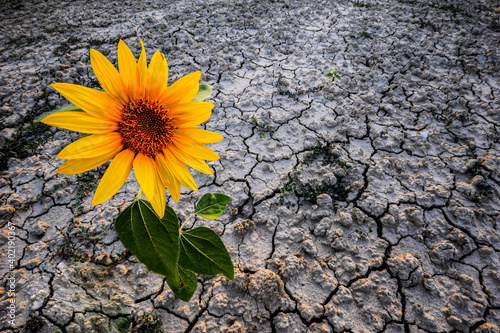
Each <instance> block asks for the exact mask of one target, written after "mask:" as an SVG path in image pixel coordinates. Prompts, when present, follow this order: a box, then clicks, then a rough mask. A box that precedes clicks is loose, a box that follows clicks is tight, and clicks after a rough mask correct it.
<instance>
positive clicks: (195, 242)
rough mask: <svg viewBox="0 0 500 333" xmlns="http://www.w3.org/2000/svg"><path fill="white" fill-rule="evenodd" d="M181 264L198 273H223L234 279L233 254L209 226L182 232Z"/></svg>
mask: <svg viewBox="0 0 500 333" xmlns="http://www.w3.org/2000/svg"><path fill="white" fill-rule="evenodd" d="M179 265H180V266H181V267H183V268H186V269H189V270H192V271H193V272H195V273H198V274H203V275H217V274H222V275H224V276H225V277H227V278H228V279H230V280H232V281H234V265H233V262H232V261H231V256H230V255H229V252H228V251H227V249H226V246H225V245H224V243H223V242H222V240H221V239H220V237H219V235H217V234H216V233H215V231H213V230H212V229H210V228H207V227H198V228H194V229H191V230H188V231H183V232H181V237H180V256H179Z"/></svg>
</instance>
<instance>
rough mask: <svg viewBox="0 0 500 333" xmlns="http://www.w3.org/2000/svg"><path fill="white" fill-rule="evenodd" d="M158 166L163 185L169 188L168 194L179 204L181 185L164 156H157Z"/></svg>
mask: <svg viewBox="0 0 500 333" xmlns="http://www.w3.org/2000/svg"><path fill="white" fill-rule="evenodd" d="M156 164H157V165H158V171H159V175H160V178H161V181H162V183H163V185H165V187H166V188H167V190H168V193H170V195H171V196H172V199H174V201H175V202H178V201H179V198H180V196H181V184H180V183H179V180H178V179H177V178H176V177H175V176H174V174H173V173H172V171H171V170H170V169H169V168H168V166H167V162H166V161H165V157H164V156H163V154H158V155H156Z"/></svg>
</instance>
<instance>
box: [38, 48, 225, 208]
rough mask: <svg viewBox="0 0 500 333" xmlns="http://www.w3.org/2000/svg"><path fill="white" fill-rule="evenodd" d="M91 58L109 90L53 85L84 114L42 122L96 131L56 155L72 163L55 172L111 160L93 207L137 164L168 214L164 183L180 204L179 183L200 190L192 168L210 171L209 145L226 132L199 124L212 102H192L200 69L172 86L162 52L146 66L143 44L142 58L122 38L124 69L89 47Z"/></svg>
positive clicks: (142, 181) (147, 190) (145, 186)
mask: <svg viewBox="0 0 500 333" xmlns="http://www.w3.org/2000/svg"><path fill="white" fill-rule="evenodd" d="M141 44H142V41H141ZM90 61H91V65H92V69H93V70H94V73H95V76H96V77H97V79H98V80H99V83H100V84H101V86H102V88H103V89H104V91H100V90H95V89H91V88H87V87H84V86H80V85H75V84H68V83H55V84H53V85H52V87H53V88H54V89H56V90H57V91H58V92H59V93H60V94H61V95H63V96H64V97H65V98H66V99H68V100H69V101H70V102H71V103H73V104H74V105H76V106H77V107H78V108H80V109H81V110H82V111H64V112H59V113H55V114H52V115H49V116H48V117H46V118H44V119H43V120H42V122H43V123H45V124H48V125H51V126H56V127H60V128H64V129H68V130H72V131H77V132H81V133H86V134H90V135H89V136H86V137H84V138H82V139H79V140H77V141H75V142H73V143H71V144H69V145H68V146H66V147H65V148H64V149H63V150H62V151H61V152H60V153H59V155H58V156H57V157H58V158H62V159H66V161H65V162H64V163H63V164H62V165H61V166H60V167H59V168H58V169H57V170H56V172H57V173H61V174H78V173H82V172H85V171H89V170H91V169H94V168H96V167H98V166H100V165H102V164H104V163H106V162H107V161H109V160H110V159H112V161H111V163H110V164H109V167H108V169H107V170H106V172H105V173H104V176H103V177H102V179H101V181H100V183H99V186H98V187H97V190H96V192H95V194H94V197H93V199H92V206H95V205H98V204H100V203H102V202H104V201H106V200H108V199H110V198H111V197H112V196H113V195H114V194H115V193H116V192H117V191H118V190H119V189H120V188H121V187H122V186H123V184H124V183H125V181H126V180H127V178H128V175H129V174H130V171H131V170H132V168H133V169H134V173H135V177H136V179H137V182H138V183H139V185H140V186H141V188H142V190H143V191H144V194H145V195H146V197H147V199H148V200H149V201H150V202H151V204H152V206H153V208H154V210H155V211H156V213H157V214H158V215H160V217H163V214H164V211H165V187H166V188H167V190H168V192H169V193H170V195H171V196H172V198H173V199H174V200H175V201H178V200H179V197H180V184H181V183H182V184H183V185H184V186H185V187H187V188H189V189H191V190H194V191H197V190H198V187H197V185H196V182H195V181H194V179H193V176H192V175H191V173H190V171H189V169H188V168H187V166H186V165H189V166H190V167H192V168H193V169H196V170H198V171H200V172H202V173H206V174H212V169H210V167H209V166H208V165H207V164H206V162H205V160H207V161H214V160H218V159H219V156H218V155H217V154H216V153H214V152H213V151H212V150H211V149H210V148H208V147H206V146H205V145H204V143H215V142H219V141H220V140H222V138H223V137H222V136H221V135H219V134H217V133H215V132H211V131H207V130H203V129H201V128H198V127H197V126H198V125H200V124H201V123H203V122H205V121H207V120H208V119H209V118H210V115H211V113H212V108H213V106H214V105H213V104H212V103H209V102H203V101H193V99H194V98H195V96H196V94H197V93H198V90H199V81H200V77H201V73H200V72H194V73H191V74H188V75H186V76H184V77H182V78H181V79H179V80H177V81H176V82H174V83H173V84H172V85H170V86H167V81H168V65H167V61H166V60H165V57H164V55H163V54H162V53H161V52H160V51H156V53H155V54H154V55H153V57H152V58H151V61H150V63H149V66H148V65H147V60H146V51H145V50H144V45H143V44H142V52H141V55H140V57H139V60H138V61H136V59H135V57H134V55H133V54H132V52H131V51H130V49H129V48H128V47H127V45H126V44H125V43H124V42H123V41H121V40H120V42H119V43H118V68H119V70H117V69H116V68H115V67H114V66H113V65H112V64H111V62H110V61H109V60H108V59H106V57H105V56H104V55H102V54H101V53H100V52H99V51H97V50H94V49H91V50H90Z"/></svg>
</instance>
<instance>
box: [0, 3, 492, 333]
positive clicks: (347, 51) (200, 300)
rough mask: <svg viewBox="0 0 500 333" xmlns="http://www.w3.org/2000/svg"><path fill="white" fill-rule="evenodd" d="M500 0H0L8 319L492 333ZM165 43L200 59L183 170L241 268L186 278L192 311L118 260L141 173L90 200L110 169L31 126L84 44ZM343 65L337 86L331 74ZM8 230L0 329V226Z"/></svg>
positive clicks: (171, 54)
mask: <svg viewBox="0 0 500 333" xmlns="http://www.w3.org/2000/svg"><path fill="white" fill-rule="evenodd" d="M499 6H500V3H499V2H498V1H486V0H484V1H481V0H478V1H465V0H463V1H455V0H451V1H445V0H435V1H426V0H399V1H396V0H377V1H370V2H369V1H364V2H363V1H347V0H340V1H326V0H317V1H299V0H288V1H135V0H130V1H123V2H111V1H109V2H103V1H81V0H77V1H72V2H67V3H66V2H62V1H53V0H49V1H45V2H39V3H38V4H29V3H28V2H18V1H2V2H1V5H0V21H1V22H2V23H1V28H0V29H1V30H0V32H1V36H2V37H1V39H0V50H1V53H0V84H1V87H2V88H1V91H0V107H1V116H0V117H1V119H2V124H1V125H0V126H1V127H0V129H1V132H0V141H1V146H2V148H1V149H2V165H3V169H4V171H3V173H2V175H1V179H0V201H1V204H2V206H1V210H0V216H1V225H0V227H1V229H2V237H1V238H0V244H1V245H2V247H1V249H2V252H1V258H2V266H1V271H0V274H1V276H2V284H1V289H2V294H1V299H0V317H1V323H0V329H1V330H2V332H3V331H5V332H11V331H16V332H18V331H22V332H36V331H38V332H64V333H66V332H67V333H78V332H118V330H119V327H120V325H123V323H124V322H126V321H127V318H130V316H132V317H133V318H134V320H138V319H140V316H141V314H142V313H154V312H156V313H157V314H158V315H159V318H160V319H161V321H162V322H163V328H162V329H163V331H164V332H233V333H236V332H311V333H312V332H356V333H358V332H359V333H361V332H391V333H396V332H411V333H423V332H482V333H486V332H500V287H499V286H500V256H499V255H500V230H499V223H500V216H499V212H500V200H499V194H500V174H499V166H500V145H499V134H500V117H499V111H500V99H499V95H500V87H499V81H498V79H499V68H498V64H499V63H500V59H499V40H500V38H499V37H500V17H499V16H500V9H498V8H499ZM139 38H141V39H143V40H144V42H145V46H146V49H147V51H148V53H149V56H151V55H152V53H153V52H154V51H155V50H157V49H160V50H161V51H162V52H164V53H165V55H166V57H167V59H168V61H169V66H170V75H171V77H172V82H173V80H175V79H177V78H179V77H181V76H183V75H185V74H187V73H189V72H192V71H195V70H201V71H202V73H203V75H202V83H208V84H210V85H212V86H213V87H214V94H213V96H212V97H211V99H210V100H211V101H212V102H213V103H214V104H215V105H216V107H215V108H214V111H213V115H212V118H211V119H210V120H209V121H208V122H207V123H206V124H205V125H206V128H207V129H211V130H214V131H217V132H219V133H221V134H223V135H224V136H225V139H224V140H223V141H222V142H220V143H218V144H214V145H212V146H211V147H212V148H213V149H214V150H215V151H216V152H217V153H218V154H219V155H220V156H221V159H220V161H216V162H212V163H211V166H212V168H213V169H214V174H213V175H203V174H200V173H197V172H194V176H195V179H196V181H197V183H198V184H199V186H200V191H199V192H198V193H195V192H191V191H187V190H183V195H182V196H181V201H180V203H179V204H176V203H174V202H173V201H172V200H170V201H169V204H170V205H171V206H172V207H173V208H174V209H175V210H176V211H177V212H179V215H180V216H181V217H186V216H187V215H189V214H190V213H191V212H192V210H193V205H194V203H195V202H196V201H197V200H198V199H199V198H200V197H201V196H202V195H203V194H204V193H207V192H220V193H224V194H227V195H230V196H231V197H232V198H233V199H232V201H231V202H230V204H229V206H228V208H227V209H226V212H225V213H224V214H223V215H222V216H221V217H220V218H219V219H218V220H217V221H207V220H203V219H200V218H198V219H197V220H195V221H194V222H193V223H192V224H191V225H190V226H189V227H192V226H193V225H195V226H202V225H206V226H209V227H211V228H214V229H215V230H216V231H217V232H218V233H219V234H220V235H221V237H222V239H223V241H224V242H225V244H226V246H227V247H228V250H229V252H230V254H231V257H232V259H233V261H234V264H235V273H236V279H235V281H234V282H231V281H229V280H227V279H225V278H223V277H220V276H216V277H201V276H200V277H199V280H198V281H199V284H198V290H197V292H196V293H195V295H194V296H193V298H192V300H191V301H190V302H189V303H184V302H182V301H179V300H177V299H176V298H175V297H174V295H173V294H172V292H171V291H170V289H169V288H168V286H167V285H166V283H165V281H164V280H163V279H162V277H161V276H158V275H156V274H153V273H150V272H148V271H147V270H146V269H145V268H144V267H143V266H142V265H141V264H139V263H137V261H136V260H135V258H134V257H133V256H130V255H128V254H127V253H126V252H125V253H124V250H125V249H124V247H123V246H122V244H121V243H120V241H119V240H118V238H117V235H116V233H115V231H114V227H113V219H114V218H115V217H116V216H117V214H118V213H119V211H120V210H121V209H123V208H124V207H126V206H127V205H128V204H130V203H131V201H132V200H133V198H134V196H135V195H136V194H137V191H138V185H137V184H136V182H135V179H134V176H133V174H131V175H130V178H129V179H128V181H127V183H126V184H125V186H124V187H123V188H122V189H121V190H120V191H119V192H118V194H117V195H116V196H115V197H114V198H113V199H111V200H110V201H109V202H107V203H105V204H102V205H100V206H97V207H94V208H92V209H91V208H90V201H91V198H92V194H93V190H94V189H95V187H96V185H97V183H98V180H99V178H100V176H101V175H102V173H103V171H104V170H105V168H101V169H98V170H95V171H92V172H88V173H86V174H82V175H74V176H63V175H56V174H54V170H55V169H56V168H57V167H58V166H59V165H60V164H61V162H62V161H60V160H58V159H56V155H57V153H58V152H59V151H60V150H61V149H62V148H63V147H64V146H65V145H67V144H68V143H70V142H72V141H74V140H75V139H77V137H78V134H75V133H70V132H69V131H64V130H58V129H54V128H49V127H47V126H45V125H40V126H38V127H36V128H31V127H29V126H28V127H26V124H29V122H30V121H31V120H32V119H33V117H35V116H37V115H39V114H41V113H42V112H44V111H47V110H50V109H54V108H56V107H61V106H63V105H65V104H66V102H65V100H64V99H63V98H62V97H61V96H60V95H59V94H57V93H56V92H55V91H54V90H53V89H52V88H50V86H49V84H51V83H54V82H69V83H77V84H83V85H86V86H89V87H97V86H98V85H97V82H96V80H95V77H94V76H93V73H92V71H91V68H90V63H89V48H90V47H93V48H96V49H98V50H99V51H101V52H103V53H104V54H105V55H107V56H108V57H109V58H110V59H111V60H112V61H113V62H114V63H116V57H117V54H116V47H117V42H118V40H119V39H123V40H124V41H126V42H127V44H128V45H129V46H130V47H131V48H132V50H133V51H134V53H135V54H136V56H137V55H138V54H139V51H140V49H139V47H140V43H139ZM333 67H336V68H339V73H340V75H341V77H342V80H341V81H338V80H335V81H334V82H333V83H332V84H331V85H330V86H329V85H328V83H329V78H326V77H325V73H327V72H328V71H331V69H332V68H333ZM8 222H11V223H13V224H14V225H15V234H16V238H15V250H16V251H15V254H16V257H15V260H16V262H15V263H16V265H15V268H14V270H13V271H14V272H15V274H16V279H17V280H16V286H15V288H16V301H17V303H16V304H17V308H16V319H15V326H14V327H12V325H9V323H8V321H7V319H8V311H9V310H8V307H7V306H8V305H9V304H10V303H9V300H10V298H9V297H8V296H7V293H6V291H7V289H8V288H9V287H8V282H7V278H8V277H9V276H10V274H11V270H10V269H9V267H8V265H7V243H8V229H7V223H8Z"/></svg>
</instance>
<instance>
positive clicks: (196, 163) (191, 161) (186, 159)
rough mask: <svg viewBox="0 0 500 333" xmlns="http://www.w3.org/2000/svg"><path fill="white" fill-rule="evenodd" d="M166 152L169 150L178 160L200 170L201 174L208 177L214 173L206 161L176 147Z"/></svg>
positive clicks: (169, 148) (171, 147)
mask: <svg viewBox="0 0 500 333" xmlns="http://www.w3.org/2000/svg"><path fill="white" fill-rule="evenodd" d="M165 150H168V151H169V152H170V154H171V155H174V156H175V157H176V158H177V159H179V160H181V161H182V162H183V163H185V164H187V165H189V166H190V167H191V168H193V169H195V170H198V171H199V172H201V173H205V174H207V175H211V174H213V173H214V172H213V171H212V169H211V168H210V167H209V166H208V164H207V163H205V161H203V160H200V159H197V158H195V157H193V156H191V155H189V154H185V153H184V152H183V151H182V150H180V149H178V148H177V147H176V146H175V145H170V146H169V147H167V148H166V149H165Z"/></svg>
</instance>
